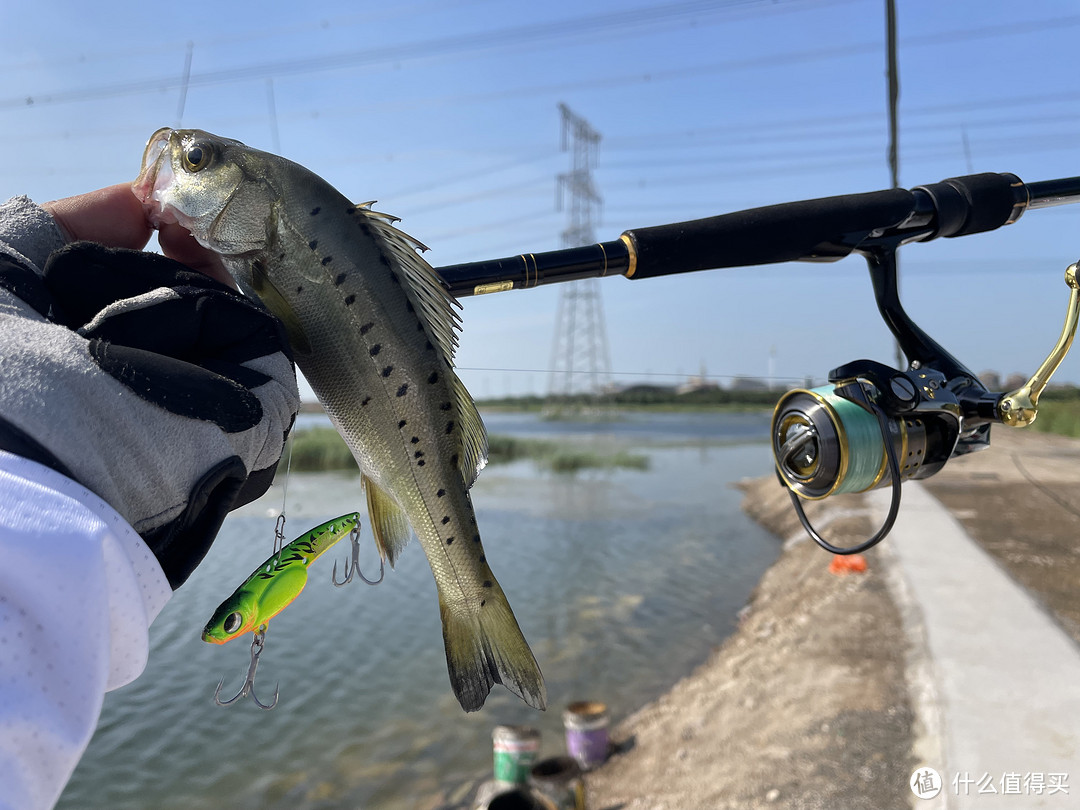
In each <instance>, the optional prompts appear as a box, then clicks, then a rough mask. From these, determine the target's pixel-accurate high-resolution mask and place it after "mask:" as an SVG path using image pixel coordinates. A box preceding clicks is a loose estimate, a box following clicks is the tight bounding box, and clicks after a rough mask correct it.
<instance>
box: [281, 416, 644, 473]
mask: <svg viewBox="0 0 1080 810" xmlns="http://www.w3.org/2000/svg"><path fill="white" fill-rule="evenodd" d="M292 442H293V446H292V461H291V469H293V470H295V471H297V472H326V471H330V470H343V471H348V470H356V462H355V461H353V457H352V454H351V453H350V452H349V448H348V447H347V446H346V445H345V442H344V441H343V440H342V438H341V437H340V436H339V435H338V433H337V431H336V430H334V429H333V428H323V427H319V428H308V429H305V430H297V431H296V432H295V433H294V434H293V439H292ZM521 459H531V460H532V461H533V462H535V463H536V464H537V465H538V466H540V467H542V468H543V469H547V470H550V471H552V472H556V473H564V474H572V473H575V472H578V471H579V470H585V469H598V468H599V469H609V468H613V467H625V468H630V469H638V470H643V469H646V468H647V467H648V465H649V459H648V457H647V456H644V455H641V454H638V453H630V452H627V451H625V450H621V449H611V450H608V449H606V448H597V447H595V446H590V445H588V444H585V445H579V444H571V443H569V442H563V441H554V440H550V439H521V438H516V437H513V436H489V437H488V463H489V464H508V463H510V462H512V461H519V460H521Z"/></svg>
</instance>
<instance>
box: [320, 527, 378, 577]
mask: <svg viewBox="0 0 1080 810" xmlns="http://www.w3.org/2000/svg"><path fill="white" fill-rule="evenodd" d="M349 542H351V543H352V560H351V566H350V561H349V560H346V561H345V579H343V580H342V581H341V582H338V578H337V562H335V563H334V570H333V572H332V573H331V574H330V577H331V581H332V582H333V583H334V586H335V587H337V588H340V587H341V586H342V585H348V584H349V583H350V582H352V580H353V574H359V575H360V579H362V580H364V582H366V583H367V584H368V585H378V584H379V583H380V582H382V581H383V577H384V576H385V575H386V570H385V569H386V566H385V564H384V562H383V558H382V555H380V556H379V578H378V579H368V578H367V577H365V576H364V572H363V571H361V570H360V529H359V527H355V528H353V530H352V531H351V532H349Z"/></svg>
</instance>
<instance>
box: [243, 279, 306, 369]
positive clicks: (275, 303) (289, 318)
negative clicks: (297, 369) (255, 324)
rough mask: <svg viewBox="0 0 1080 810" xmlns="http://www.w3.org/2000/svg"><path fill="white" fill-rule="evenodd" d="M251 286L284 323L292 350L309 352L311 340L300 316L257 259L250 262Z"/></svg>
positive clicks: (302, 352) (299, 352)
mask: <svg viewBox="0 0 1080 810" xmlns="http://www.w3.org/2000/svg"><path fill="white" fill-rule="evenodd" d="M251 287H252V289H253V290H255V293H256V295H258V296H259V300H261V301H262V302H263V303H264V304H266V308H267V309H269V310H270V311H271V312H272V313H273V314H274V316H275V317H276V318H277V319H278V320H279V321H281V322H282V323H283V324H284V325H285V333H286V334H287V335H288V336H289V345H291V346H292V348H293V351H294V352H295V353H297V354H311V341H309V340H308V336H307V333H306V332H305V331H304V327H303V326H301V324H300V318H299V317H298V316H297V314H296V313H295V312H294V311H293V308H292V306H291V305H290V304H289V302H288V301H287V300H286V298H285V296H284V295H282V294H281V290H279V289H278V288H277V287H275V286H274V282H272V281H271V280H270V276H269V275H267V273H266V268H265V267H264V266H263V264H262V262H260V261H258V260H256V261H253V262H252V263H251Z"/></svg>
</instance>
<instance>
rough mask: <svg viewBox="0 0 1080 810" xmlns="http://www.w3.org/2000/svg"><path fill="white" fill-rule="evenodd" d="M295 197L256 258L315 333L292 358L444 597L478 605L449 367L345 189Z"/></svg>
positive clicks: (472, 526)
mask: <svg viewBox="0 0 1080 810" xmlns="http://www.w3.org/2000/svg"><path fill="white" fill-rule="evenodd" d="M303 196H304V197H309V199H300V200H289V201H288V203H287V205H286V206H285V207H284V210H282V211H281V212H279V217H280V218H281V219H284V220H285V222H286V223H287V225H288V226H289V227H287V228H279V229H278V238H277V240H276V243H275V244H273V245H272V246H271V248H270V250H268V251H267V252H266V253H265V254H264V255H263V257H262V261H263V263H264V265H265V266H266V269H267V272H268V275H269V277H270V279H271V280H273V282H274V284H275V286H276V287H277V288H278V290H279V292H281V293H282V295H283V296H284V297H285V299H286V300H287V301H288V303H289V304H290V306H291V307H292V309H293V311H294V312H295V313H296V315H297V316H298V317H299V320H300V322H301V323H302V324H304V330H305V332H306V334H307V337H308V340H309V341H310V343H311V354H310V355H299V354H298V356H297V358H296V360H297V365H298V366H299V367H300V370H301V371H302V372H303V374H304V377H305V378H306V379H307V380H308V382H309V383H310V384H311V386H312V388H313V389H314V391H315V393H316V394H317V395H318V397H319V400H320V401H321V402H322V403H323V406H324V408H325V409H326V411H327V413H328V415H329V416H330V418H331V420H332V421H333V422H334V425H335V426H336V427H337V429H338V431H339V433H341V435H342V436H343V437H344V439H345V441H346V443H347V444H348V445H349V449H350V450H351V451H352V453H353V456H354V457H355V458H356V460H357V463H358V464H359V465H360V468H361V471H362V472H363V473H364V474H365V475H366V476H367V477H368V478H369V479H370V480H372V481H373V482H375V483H376V484H377V485H378V486H379V487H380V488H381V489H383V490H384V491H386V492H387V493H389V494H390V495H391V496H392V497H393V498H394V500H396V501H397V502H398V504H399V505H400V506H401V507H402V509H403V510H404V512H405V514H406V515H407V517H408V519H409V523H410V524H411V526H412V527H413V530H414V531H415V532H416V534H417V537H418V538H419V539H420V542H421V544H422V545H423V547H424V550H425V552H426V553H427V556H428V561H429V563H430V564H431V567H432V571H433V573H434V574H435V577H436V579H437V580H439V581H440V582H441V583H442V584H444V585H447V584H450V583H453V584H455V585H456V586H457V588H456V590H457V594H455V593H454V592H453V591H454V589H451V590H450V591H449V592H446V593H445V596H446V598H447V599H449V600H453V601H459V602H460V603H461V604H467V605H469V606H470V607H471V608H473V609H474V610H478V609H479V608H480V602H481V601H482V600H483V599H484V595H485V583H488V585H487V587H488V588H491V587H493V585H494V577H493V575H492V574H491V570H490V568H489V567H488V566H487V563H486V558H485V556H484V551H483V548H482V546H481V543H480V536H479V532H478V530H477V527H476V519H475V515H474V513H473V508H472V503H471V499H470V498H469V497H468V491H467V488H466V486H465V483H464V481H463V480H462V476H461V473H460V472H459V470H458V460H459V459H458V453H459V451H460V439H459V434H458V430H459V429H460V425H457V424H456V422H457V412H456V411H457V408H456V405H455V403H454V392H453V390H452V387H451V383H452V381H453V379H454V372H453V370H452V369H451V368H450V367H449V366H448V365H447V364H446V362H445V360H444V359H443V358H442V356H441V353H440V352H439V350H438V347H437V344H436V341H435V340H434V339H433V338H432V336H431V335H429V334H428V331H427V327H426V326H425V324H424V322H423V320H422V319H421V317H420V315H419V313H418V312H417V306H418V305H417V304H416V303H415V302H414V301H413V299H412V298H411V297H410V295H409V288H408V286H407V284H406V283H405V282H404V279H403V278H402V273H401V271H400V270H395V269H394V263H393V261H392V260H391V258H390V257H389V256H388V255H387V251H386V250H385V248H383V247H382V246H381V245H380V244H379V241H378V236H377V234H374V233H373V231H372V229H371V227H370V225H366V224H365V219H364V218H365V216H369V215H366V214H364V213H363V212H362V211H357V210H356V209H355V207H354V206H353V205H352V204H351V203H350V202H349V201H348V200H346V199H345V198H344V197H339V199H338V200H337V201H336V202H337V205H336V206H333V205H331V206H327V205H326V199H327V197H326V193H325V189H324V190H323V191H322V193H320V194H318V195H308V194H305V195H303ZM319 200H321V204H320V205H316V202H317V201H319ZM314 210H318V213H317V214H314V215H313V214H311V211H314ZM312 245H314V247H312ZM345 246H347V250H342V249H339V248H343V247H345ZM282 254H284V256H285V258H284V259H282V258H280V257H281V256H282ZM297 256H299V257H301V258H300V259H299V260H298V261H297V260H296V259H294V257H297ZM300 263H302V267H301V266H300ZM312 279H318V280H312ZM343 358H351V362H345V361H343ZM402 423H404V424H402ZM440 492H442V493H443V494H442V495H441V496H440V495H439V494H438V493H440Z"/></svg>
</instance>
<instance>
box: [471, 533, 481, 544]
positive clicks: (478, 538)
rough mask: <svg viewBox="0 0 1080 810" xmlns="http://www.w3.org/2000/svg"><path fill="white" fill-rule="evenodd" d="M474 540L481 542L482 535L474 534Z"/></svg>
mask: <svg viewBox="0 0 1080 810" xmlns="http://www.w3.org/2000/svg"><path fill="white" fill-rule="evenodd" d="M472 541H473V542H474V543H479V542H480V535H478V534H474V535H473V538H472Z"/></svg>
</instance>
